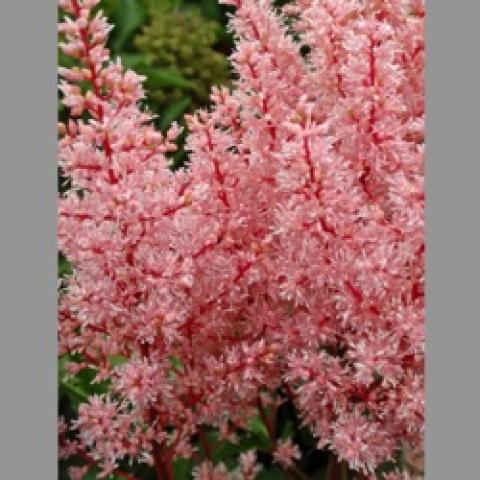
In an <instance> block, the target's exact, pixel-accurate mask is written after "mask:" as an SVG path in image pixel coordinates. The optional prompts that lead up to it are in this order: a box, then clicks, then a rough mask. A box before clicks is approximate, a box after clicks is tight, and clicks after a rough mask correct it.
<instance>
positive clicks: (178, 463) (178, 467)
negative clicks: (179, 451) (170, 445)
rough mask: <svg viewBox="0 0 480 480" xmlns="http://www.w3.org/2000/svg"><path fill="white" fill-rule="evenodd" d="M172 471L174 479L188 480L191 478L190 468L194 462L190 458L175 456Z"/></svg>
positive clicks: (191, 468)
mask: <svg viewBox="0 0 480 480" xmlns="http://www.w3.org/2000/svg"><path fill="white" fill-rule="evenodd" d="M172 466H173V473H174V475H175V480H190V479H191V478H192V470H193V466H194V462H193V460H192V459H190V458H177V459H176V460H175V461H174V462H173V465H172Z"/></svg>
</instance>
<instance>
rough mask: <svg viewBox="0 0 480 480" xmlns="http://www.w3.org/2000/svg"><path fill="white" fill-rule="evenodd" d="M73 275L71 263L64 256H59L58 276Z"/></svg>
mask: <svg viewBox="0 0 480 480" xmlns="http://www.w3.org/2000/svg"><path fill="white" fill-rule="evenodd" d="M71 273H72V265H71V263H70V262H69V261H68V260H67V259H66V258H65V257H64V256H63V255H62V254H60V253H59V254H58V276H59V277H63V276H64V275H70V274H71Z"/></svg>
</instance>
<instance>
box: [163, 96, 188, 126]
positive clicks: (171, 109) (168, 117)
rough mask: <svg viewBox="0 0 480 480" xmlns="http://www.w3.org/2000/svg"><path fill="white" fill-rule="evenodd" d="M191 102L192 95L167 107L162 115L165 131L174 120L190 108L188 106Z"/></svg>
mask: <svg viewBox="0 0 480 480" xmlns="http://www.w3.org/2000/svg"><path fill="white" fill-rule="evenodd" d="M191 103H192V99H191V98H190V97H186V98H182V99H180V100H178V101H176V102H174V103H172V104H171V105H169V106H168V108H167V109H165V110H164V111H163V112H162V115H161V120H160V128H161V130H164V131H165V130H166V129H167V128H168V127H169V125H170V124H171V123H172V122H173V121H174V120H178V119H179V118H180V116H181V115H183V114H184V113H185V112H186V111H187V110H188V107H189V106H190V104H191Z"/></svg>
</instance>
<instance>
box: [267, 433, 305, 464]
mask: <svg viewBox="0 0 480 480" xmlns="http://www.w3.org/2000/svg"><path fill="white" fill-rule="evenodd" d="M300 458H301V453H300V449H299V448H298V446H297V445H295V444H294V443H293V442H292V440H291V439H290V438H289V439H288V440H282V441H280V442H278V444H277V445H276V447H275V450H274V452H273V459H274V461H275V462H277V463H279V464H280V465H282V467H285V468H286V469H289V468H290V467H292V466H293V464H294V462H295V460H299V459H300Z"/></svg>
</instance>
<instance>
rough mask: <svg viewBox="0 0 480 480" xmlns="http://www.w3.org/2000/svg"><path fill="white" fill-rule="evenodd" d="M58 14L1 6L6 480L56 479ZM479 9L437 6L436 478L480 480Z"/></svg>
mask: <svg viewBox="0 0 480 480" xmlns="http://www.w3.org/2000/svg"><path fill="white" fill-rule="evenodd" d="M56 21H57V18H56V2H55V1H54V0H42V1H41V2H39V1H32V0H22V1H20V0H2V2H1V3H0V59H1V60H0V61H1V64H0V105H1V117H2V120H1V128H0V146H1V149H2V162H1V167H0V168H1V170H0V172H1V174H0V179H1V182H2V183H1V185H0V210H1V213H0V222H1V227H0V232H1V233H0V239H1V243H0V247H1V248H0V272H1V275H2V285H1V288H0V305H1V308H2V320H1V326H2V331H1V336H0V338H1V345H0V392H1V395H0V435H1V437H2V438H1V445H0V478H1V479H2V480H3V479H5V480H17V479H18V480H33V479H35V480H54V479H56V477H57V474H56V449H57V447H56V408H57V396H56V395H57V392H56V112H57V110H56V63H57V59H56V41H57V39H56ZM479 26H480V2H478V1H474V0H468V1H467V0H463V1H460V0H456V1H455V2H452V1H441V0H428V1H427V52H428V60H427V63H428V65H427V102H428V108H427V203H428V207H427V458H426V461H427V467H426V468H427V479H429V480H443V479H446V480H466V479H472V480H476V479H478V478H480V464H479V461H478V460H479V458H480V452H478V447H479V446H480V441H479V432H480V428H479V427H480V413H479V410H480V402H479V400H480V398H479V393H478V392H479V388H478V383H479V374H478V367H479V361H478V352H479V339H480V335H479V333H480V315H479V314H478V311H477V310H478V307H477V305H478V301H479V300H480V292H479V288H478V285H479V280H478V277H479V271H480V268H479V267H480V265H479V263H480V255H479V253H478V246H479V245H480V242H479V240H480V238H479V234H478V231H479V227H478V223H479V214H478V211H479V209H480V201H479V198H478V197H479V195H478V191H479V188H478V183H479V179H480V175H479V173H480V166H479V154H478V140H479V139H480V131H479V128H478V126H479V120H478V117H479V114H480V93H479V91H478V87H479V85H480V82H479V80H480V78H479V73H478V72H479V55H478V49H479V46H480V41H479V35H478V32H479Z"/></svg>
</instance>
